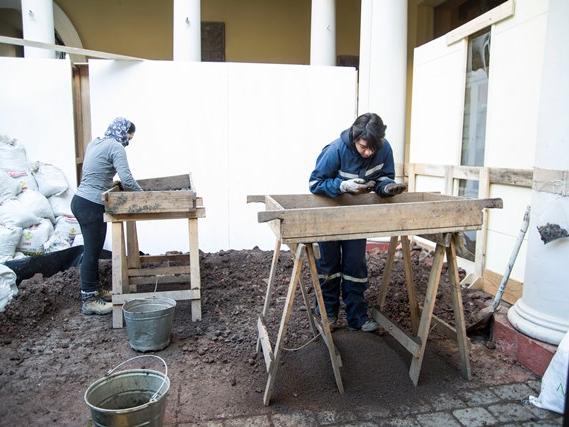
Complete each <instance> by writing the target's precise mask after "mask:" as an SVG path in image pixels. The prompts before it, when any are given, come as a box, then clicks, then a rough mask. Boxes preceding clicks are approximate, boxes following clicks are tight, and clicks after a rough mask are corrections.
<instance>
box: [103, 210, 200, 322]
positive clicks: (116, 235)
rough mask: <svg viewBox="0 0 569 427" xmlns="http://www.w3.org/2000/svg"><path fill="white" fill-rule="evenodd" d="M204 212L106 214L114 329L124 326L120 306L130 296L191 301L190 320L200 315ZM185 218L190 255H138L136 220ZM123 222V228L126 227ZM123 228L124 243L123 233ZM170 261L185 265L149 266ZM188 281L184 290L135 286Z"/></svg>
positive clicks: (194, 319) (196, 319)
mask: <svg viewBox="0 0 569 427" xmlns="http://www.w3.org/2000/svg"><path fill="white" fill-rule="evenodd" d="M204 216H205V211H204V210H203V208H202V209H197V210H196V211H195V212H188V213H153V214H149V213H145V214H126V215H110V214H105V221H106V222H111V223H112V239H113V243H112V249H113V251H112V252H113V255H112V262H113V267H112V277H113V280H112V281H113V289H112V293H113V296H112V303H113V328H122V327H123V315H122V305H123V304H124V303H125V302H127V301H129V300H132V299H139V298H148V297H152V296H164V297H168V298H172V299H174V300H191V301H192V303H191V304H192V321H198V320H201V318H202V313H201V284H200V262H199V261H200V260H199V242H198V218H203V217H204ZM161 219H187V220H188V231H189V243H190V254H189V256H188V255H158V256H151V255H142V256H141V255H139V254H140V252H139V248H138V235H137V232H136V222H137V221H144V220H161ZM125 224H126V227H125ZM125 228H126V235H127V239H126V244H125V235H124V234H125V233H124V229H125ZM171 261H173V262H176V263H181V264H185V265H178V266H169V265H167V266H165V267H164V266H161V265H159V266H158V267H149V266H148V264H157V263H164V262H166V263H167V264H169V263H170V262H171ZM186 282H187V283H188V285H189V286H188V288H187V289H181V290H169V291H156V292H137V286H138V285H146V284H152V285H154V284H156V285H160V284H173V283H186Z"/></svg>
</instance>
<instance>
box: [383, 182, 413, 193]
mask: <svg viewBox="0 0 569 427" xmlns="http://www.w3.org/2000/svg"><path fill="white" fill-rule="evenodd" d="M405 190H407V184H398V183H396V182H390V183H389V184H387V185H386V186H385V187H383V192H384V193H385V194H387V195H389V196H396V195H397V194H401V193H403V192H404V191H405Z"/></svg>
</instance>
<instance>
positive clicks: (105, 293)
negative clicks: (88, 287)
mask: <svg viewBox="0 0 569 427" xmlns="http://www.w3.org/2000/svg"><path fill="white" fill-rule="evenodd" d="M97 296H98V297H99V298H101V299H102V300H103V301H106V302H112V300H113V293H112V292H111V291H110V290H108V289H103V288H101V289H99V290H98V291H97Z"/></svg>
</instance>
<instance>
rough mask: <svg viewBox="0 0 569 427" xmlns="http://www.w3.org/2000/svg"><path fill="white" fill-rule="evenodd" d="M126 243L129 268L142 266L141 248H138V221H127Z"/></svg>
mask: <svg viewBox="0 0 569 427" xmlns="http://www.w3.org/2000/svg"><path fill="white" fill-rule="evenodd" d="M126 245H127V263H128V268H140V252H139V251H140V250H139V248H138V234H137V232H136V221H127V222H126Z"/></svg>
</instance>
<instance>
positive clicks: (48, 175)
mask: <svg viewBox="0 0 569 427" xmlns="http://www.w3.org/2000/svg"><path fill="white" fill-rule="evenodd" d="M31 170H32V175H33V176H34V178H35V179H36V182H37V183H38V189H39V192H40V193H42V194H43V195H44V196H45V197H50V196H53V195H54V194H62V193H63V192H64V191H65V190H67V188H68V185H67V179H66V178H65V174H64V173H63V171H62V170H61V169H59V168H58V167H57V166H53V165H50V164H49V163H42V162H34V163H33V164H32V166H31Z"/></svg>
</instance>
